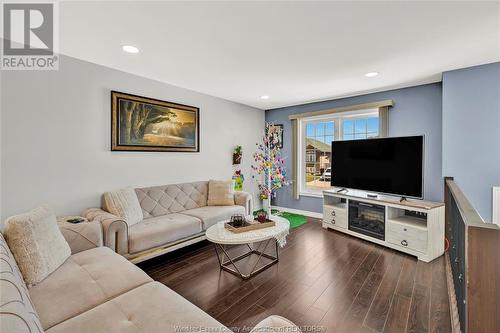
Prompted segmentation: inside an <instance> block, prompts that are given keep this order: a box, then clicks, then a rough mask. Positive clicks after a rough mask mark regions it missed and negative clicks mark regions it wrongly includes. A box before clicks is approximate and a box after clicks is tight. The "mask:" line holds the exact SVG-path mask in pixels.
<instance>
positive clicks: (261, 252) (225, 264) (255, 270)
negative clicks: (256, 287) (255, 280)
mask: <svg viewBox="0 0 500 333" xmlns="http://www.w3.org/2000/svg"><path fill="white" fill-rule="evenodd" d="M273 240H274V242H275V251H276V255H275V256H272V255H269V254H267V253H264V252H265V251H266V249H267V248H268V246H269V244H270V243H271V241H273ZM261 244H262V245H263V246H262V250H261V245H260V244H259V245H258V247H257V248H256V249H252V248H251V247H250V245H248V244H246V245H247V247H248V249H249V251H248V252H245V253H243V254H241V255H239V256H237V257H235V258H231V257H230V256H229V253H228V252H227V251H226V249H225V247H224V245H222V244H217V243H214V248H215V252H216V255H217V260H218V261H219V267H220V269H222V270H225V271H226V272H229V273H231V274H234V275H236V276H239V277H240V278H241V279H243V280H247V279H249V278H251V277H253V276H255V275H257V274H259V273H260V272H262V271H264V270H265V269H267V268H269V267H271V266H272V265H274V264H276V263H277V262H278V261H279V258H278V254H279V246H278V242H277V241H276V240H275V239H273V238H271V239H269V240H267V241H265V243H264V242H262V243H261ZM219 251H221V253H222V256H221V255H220V253H219ZM252 254H257V255H259V257H258V259H257V261H256V262H255V264H254V266H253V267H252V270H251V271H250V273H249V274H243V273H242V272H241V271H240V270H239V268H238V266H237V265H236V262H237V261H238V260H241V259H243V258H245V257H248V256H249V255H252ZM224 257H227V259H228V261H225V260H224ZM262 257H265V258H268V259H271V260H272V261H271V262H268V263H267V264H265V265H263V266H261V267H259V268H257V265H258V263H259V262H260V260H261V259H262ZM230 265H231V266H233V267H234V269H233V268H231V267H228V266H230Z"/></svg>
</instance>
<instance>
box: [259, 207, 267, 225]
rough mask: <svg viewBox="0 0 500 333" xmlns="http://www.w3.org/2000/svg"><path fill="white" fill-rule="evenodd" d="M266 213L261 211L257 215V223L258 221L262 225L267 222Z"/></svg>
mask: <svg viewBox="0 0 500 333" xmlns="http://www.w3.org/2000/svg"><path fill="white" fill-rule="evenodd" d="M267 218H268V216H267V213H266V211H265V210H261V211H260V212H258V213H257V221H259V222H260V223H264V222H266V221H267Z"/></svg>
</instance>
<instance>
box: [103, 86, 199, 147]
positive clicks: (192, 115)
mask: <svg viewBox="0 0 500 333" xmlns="http://www.w3.org/2000/svg"><path fill="white" fill-rule="evenodd" d="M199 113H200V109H198V108H197V107H194V106H188V105H182V104H177V103H172V102H167V101H161V100H158V99H153V98H148V97H142V96H136V95H131V94H126V93H122V92H118V91H111V150H113V151H115V150H119V151H175V152H199V151H200V119H199Z"/></svg>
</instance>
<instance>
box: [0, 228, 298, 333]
mask: <svg viewBox="0 0 500 333" xmlns="http://www.w3.org/2000/svg"><path fill="white" fill-rule="evenodd" d="M79 250H80V249H79V248H74V247H72V248H71V253H72V255H71V256H70V257H69V258H68V259H67V260H66V261H65V262H64V263H63V264H62V265H61V266H60V267H59V268H58V269H56V270H55V271H54V272H52V273H51V274H50V275H49V276H48V277H46V278H45V279H44V280H43V281H42V282H40V283H38V284H37V285H35V286H33V287H31V288H28V287H27V286H26V283H25V282H24V280H23V277H22V275H21V273H20V271H19V268H18V266H17V264H16V261H15V259H14V257H13V255H12V253H11V251H10V249H9V247H8V245H7V243H6V242H5V240H4V238H3V236H2V235H0V290H1V293H0V331H1V332H2V333H22V332H32V333H35V332H47V333H56V332H58V333H59V332H61V333H63V332H64V333H67V332H72V333H87V332H88V333H100V332H102V333H104V332H106V333H112V332H121V333H128V332H130V333H147V332H152V333H156V332H221V331H224V332H226V331H229V330H228V329H227V328H226V327H224V326H223V325H222V324H221V323H219V322H218V321H216V320H215V319H214V318H212V317H210V316H209V315H208V314H207V313H205V312H203V311H202V310H201V309H199V308H198V307H196V306H195V305H193V304H192V303H190V302H189V301H187V300H186V299H184V298H183V297H181V296H180V295H178V294H177V293H175V292H174V291H172V290H171V289H169V288H167V287H166V286H164V285H162V284H160V283H158V282H154V281H153V280H152V279H151V278H150V277H149V276H148V275H147V274H146V273H144V272H143V271H142V270H141V269H139V268H138V267H136V266H135V265H133V264H132V263H130V262H129V261H128V260H126V259H125V258H124V257H123V256H120V255H118V254H116V253H114V252H113V251H111V250H110V249H109V248H107V247H96V248H92V249H88V250H84V251H80V252H79ZM254 331H259V332H262V331H264V332H274V331H280V332H284V331H286V332H293V331H297V328H296V327H295V326H294V325H293V324H292V323H291V322H289V321H288V320H286V319H284V318H282V317H278V316H271V317H269V318H267V319H265V320H264V321H262V322H261V323H259V324H258V325H257V326H256V328H254Z"/></svg>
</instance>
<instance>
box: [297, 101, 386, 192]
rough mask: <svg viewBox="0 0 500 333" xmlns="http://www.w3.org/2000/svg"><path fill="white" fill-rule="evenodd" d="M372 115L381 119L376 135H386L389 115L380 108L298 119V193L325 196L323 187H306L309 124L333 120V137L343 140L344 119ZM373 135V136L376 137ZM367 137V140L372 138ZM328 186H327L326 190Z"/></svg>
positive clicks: (336, 139)
mask: <svg viewBox="0 0 500 333" xmlns="http://www.w3.org/2000/svg"><path fill="white" fill-rule="evenodd" d="M371 116H377V117H378V120H379V128H378V136H376V137H385V136H386V133H384V129H386V128H387V123H386V122H387V117H382V116H381V114H380V109H379V108H374V109H365V110H356V111H346V112H338V113H332V114H326V115H318V116H311V117H303V118H300V119H298V123H297V126H298V131H297V132H298V138H297V139H298V140H297V166H296V167H297V179H298V187H299V188H298V193H299V196H305V197H319V198H322V197H323V191H324V190H323V189H322V190H311V189H307V187H306V163H307V162H306V156H307V153H306V144H305V139H306V137H307V135H306V127H307V124H314V123H320V122H327V121H333V122H334V133H333V139H334V141H339V140H343V139H342V138H343V134H344V133H343V121H344V120H345V119H349V120H356V119H365V118H368V117H371ZM325 136H327V135H325ZM376 137H371V138H376ZM371 138H367V139H365V140H368V139H371ZM326 189H328V188H325V190H326Z"/></svg>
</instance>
